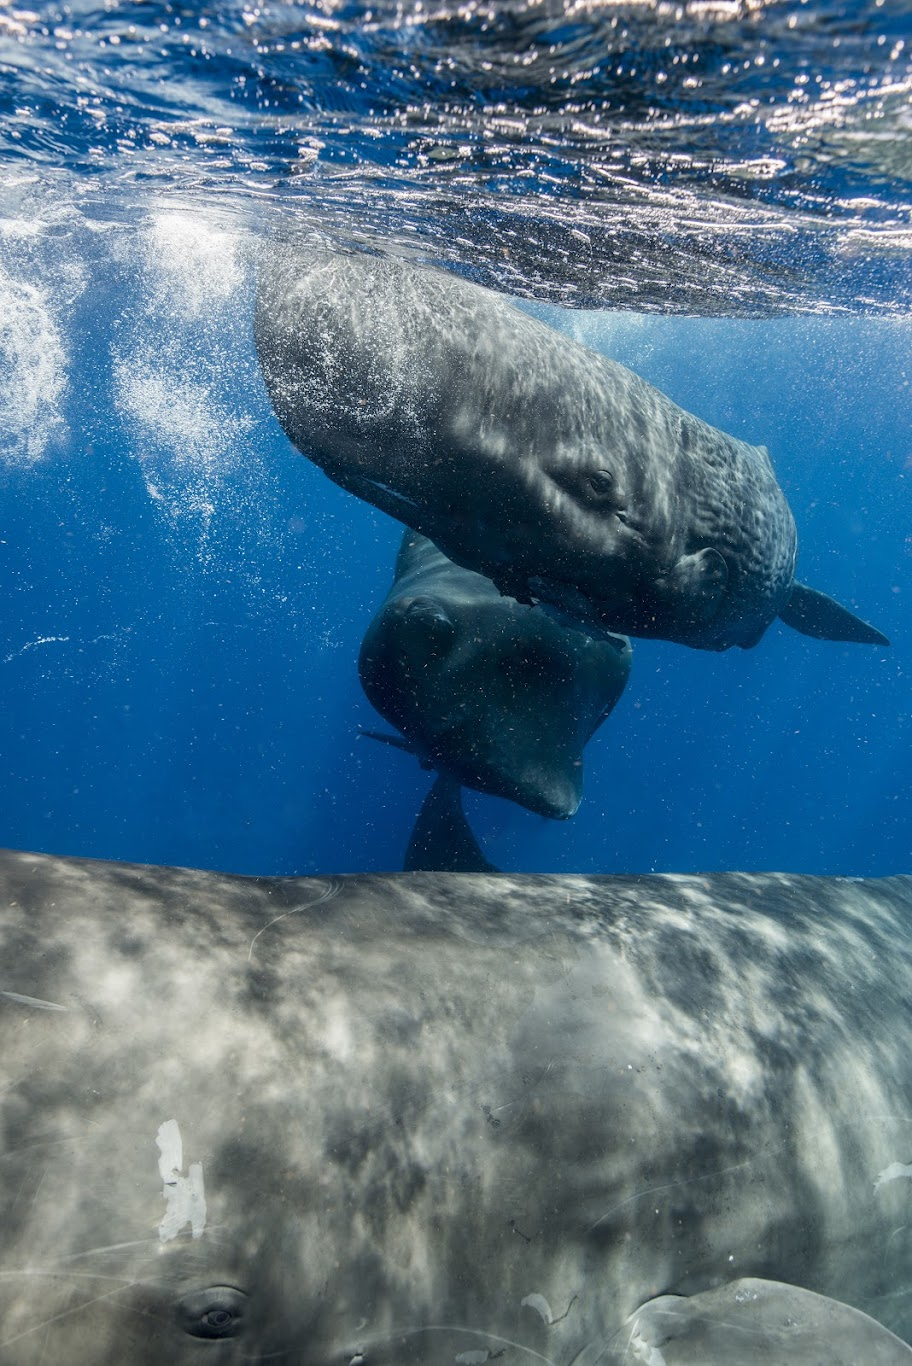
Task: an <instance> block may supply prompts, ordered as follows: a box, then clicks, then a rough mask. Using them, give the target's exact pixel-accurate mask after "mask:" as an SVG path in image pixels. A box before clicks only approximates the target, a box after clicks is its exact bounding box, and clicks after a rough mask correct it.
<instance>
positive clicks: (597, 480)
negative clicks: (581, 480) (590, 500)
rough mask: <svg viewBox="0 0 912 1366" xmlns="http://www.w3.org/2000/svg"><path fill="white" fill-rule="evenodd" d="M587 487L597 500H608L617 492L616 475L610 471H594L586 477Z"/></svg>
mask: <svg viewBox="0 0 912 1366" xmlns="http://www.w3.org/2000/svg"><path fill="white" fill-rule="evenodd" d="M586 487H587V488H588V490H589V492H590V493H593V494H594V495H595V496H596V498H607V497H608V496H609V495H610V494H612V493H614V491H615V483H614V475H613V474H612V473H611V471H610V470H592V471H591V472H590V473H589V474H588V475H587V476H586Z"/></svg>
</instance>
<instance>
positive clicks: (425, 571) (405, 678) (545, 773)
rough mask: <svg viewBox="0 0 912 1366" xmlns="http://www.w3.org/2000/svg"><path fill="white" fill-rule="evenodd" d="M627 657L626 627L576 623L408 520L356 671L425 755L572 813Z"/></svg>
mask: <svg viewBox="0 0 912 1366" xmlns="http://www.w3.org/2000/svg"><path fill="white" fill-rule="evenodd" d="M630 660H631V650H630V642H629V641H628V640H626V639H625V638H624V637H623V636H610V637H607V638H602V639H598V640H594V639H593V638H592V637H591V636H588V635H586V634H585V633H584V632H582V631H578V630H570V629H568V628H567V627H566V626H562V625H560V624H559V623H558V622H556V621H554V620H553V619H552V618H551V617H550V616H548V615H547V614H546V613H545V612H543V611H542V610H541V608H538V607H527V606H523V605H521V604H520V603H518V602H517V601H516V599H515V598H510V597H504V596H502V595H501V594H500V593H499V592H498V591H497V589H496V588H495V587H494V585H493V583H491V581H490V579H486V578H484V577H483V576H482V575H481V574H475V573H473V572H472V571H471V570H468V569H463V568H461V567H460V566H459V565H455V564H453V562H452V561H451V560H449V559H447V557H446V556H445V555H444V554H443V553H442V552H441V551H440V550H438V549H437V547H436V546H435V545H434V544H433V543H432V542H431V541H429V540H427V539H426V538H425V537H423V536H418V535H416V534H415V533H414V532H406V534H405V536H404V537H403V540H402V544H401V546H400V548H399V555H398V557H397V560H396V569H395V578H394V582H393V585H392V587H391V589H390V591H389V593H388V594H387V596H386V599H385V600H384V602H383V603H382V605H381V607H380V609H379V611H378V612H377V614H376V616H375V617H374V619H373V620H372V622H371V624H370V625H369V627H368V629H367V631H366V633H365V636H364V640H363V642H362V645H361V652H360V656H359V659H358V673H359V676H360V679H361V686H362V687H363V689H364V692H365V694H366V696H367V698H368V701H369V702H370V703H371V704H372V706H374V707H375V708H376V709H377V711H378V712H379V713H380V715H381V716H383V717H384V719H385V720H386V721H388V722H389V723H390V725H393V726H395V727H396V728H397V730H399V731H400V732H401V733H402V735H403V736H404V737H405V739H406V741H407V742H408V746H409V748H410V749H411V750H412V751H413V752H414V753H415V754H416V755H417V756H418V758H419V759H420V760H421V762H422V763H423V764H424V765H425V767H428V768H435V769H437V771H438V772H440V773H442V774H445V775H446V776H448V777H450V778H453V779H455V781H456V782H457V783H460V784H462V785H463V786H464V787H471V788H475V789H476V790H477V791H479V792H486V793H488V794H490V795H491V796H495V797H506V798H507V799H508V800H510V801H514V802H518V803H519V805H520V806H524V807H526V809H527V810H529V811H534V812H536V813H537V814H539V815H542V816H551V817H553V818H555V819H566V818H567V817H568V816H572V815H573V814H574V813H575V811H576V810H577V808H578V806H579V804H580V800H581V798H582V795H583V749H584V747H585V745H586V743H587V741H588V740H590V739H591V737H592V736H593V734H594V733H595V731H596V730H597V729H598V727H599V726H600V725H601V723H602V721H604V719H605V718H606V716H608V715H609V713H610V712H611V711H612V710H613V708H614V706H615V704H616V703H617V701H618V699H619V698H620V696H621V693H622V692H623V690H624V686H625V684H626V682H627V677H628V674H629V673H630Z"/></svg>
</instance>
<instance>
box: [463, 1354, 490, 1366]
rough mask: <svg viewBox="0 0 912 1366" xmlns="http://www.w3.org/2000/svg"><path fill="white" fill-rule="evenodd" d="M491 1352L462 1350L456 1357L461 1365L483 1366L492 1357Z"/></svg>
mask: <svg viewBox="0 0 912 1366" xmlns="http://www.w3.org/2000/svg"><path fill="white" fill-rule="evenodd" d="M490 1356H491V1353H490V1352H460V1353H459V1354H458V1356H457V1357H456V1360H457V1361H458V1362H459V1366H482V1363H483V1362H485V1361H488V1360H489V1359H490Z"/></svg>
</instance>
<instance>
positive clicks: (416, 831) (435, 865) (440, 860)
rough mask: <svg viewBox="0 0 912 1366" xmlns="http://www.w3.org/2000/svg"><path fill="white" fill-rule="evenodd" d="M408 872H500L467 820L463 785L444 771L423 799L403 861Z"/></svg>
mask: <svg viewBox="0 0 912 1366" xmlns="http://www.w3.org/2000/svg"><path fill="white" fill-rule="evenodd" d="M402 866H403V868H404V869H405V871H406V872H407V873H496V872H498V869H497V868H495V867H494V864H493V863H491V861H490V859H488V858H487V856H486V855H485V854H484V853H483V851H482V848H481V846H480V844H479V843H478V841H477V839H476V838H475V835H474V834H473V832H472V827H471V826H470V825H469V822H468V821H467V820H466V814H465V811H464V810H463V806H462V788H461V787H460V785H459V783H457V782H455V781H454V780H453V779H452V778H449V777H447V775H446V774H444V773H440V774H438V776H437V777H436V778H435V780H434V785H433V787H432V788H431V790H430V792H429V793H428V794H427V796H426V797H425V799H424V801H423V802H422V803H421V810H420V811H419V812H418V816H417V818H416V820H415V825H414V827H413V829H412V833H411V836H410V838H409V842H408V847H407V848H406V851H405V859H404V861H403V864H402Z"/></svg>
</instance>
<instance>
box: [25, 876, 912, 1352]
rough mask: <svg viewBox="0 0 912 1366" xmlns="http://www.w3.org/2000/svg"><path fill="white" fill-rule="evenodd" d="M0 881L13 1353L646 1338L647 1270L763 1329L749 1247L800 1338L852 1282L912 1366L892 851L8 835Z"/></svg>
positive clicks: (617, 1347)
mask: <svg viewBox="0 0 912 1366" xmlns="http://www.w3.org/2000/svg"><path fill="white" fill-rule="evenodd" d="M0 906H2V914H0V972H2V981H0V1113H2V1135H3V1150H2V1167H0V1174H2V1180H0V1225H2V1230H3V1237H2V1240H0V1362H2V1363H3V1366H38V1363H43V1364H44V1366H46V1364H47V1363H48V1362H55V1363H56V1362H60V1363H63V1362H66V1363H67V1366H115V1363H116V1366H124V1363H130V1366H181V1363H198V1362H200V1361H201V1360H202V1354H203V1353H204V1352H205V1358H206V1361H207V1362H210V1361H211V1362H215V1363H218V1366H225V1364H226V1363H240V1362H267V1361H268V1362H270V1363H280V1366H291V1364H294V1366H352V1363H355V1366H361V1364H362V1363H364V1366H394V1364H395V1366H403V1363H405V1366H418V1364H419V1363H421V1366H437V1363H440V1366H452V1363H461V1364H462V1366H466V1363H469V1364H470V1366H476V1364H479V1366H480V1363H482V1362H484V1361H488V1360H495V1359H496V1360H501V1361H503V1362H505V1363H509V1362H515V1363H517V1364H519V1363H529V1362H546V1363H551V1364H552V1366H571V1363H574V1366H595V1363H597V1362H598V1363H599V1364H600V1366H608V1364H609V1363H613V1366H618V1364H619V1363H620V1362H626V1363H627V1364H628V1366H629V1363H630V1362H631V1361H637V1360H640V1359H645V1360H657V1358H654V1357H649V1356H645V1357H638V1356H635V1355H633V1352H632V1347H631V1344H632V1342H633V1341H634V1333H635V1332H636V1334H638V1335H639V1339H640V1341H641V1342H644V1343H648V1342H649V1341H650V1340H652V1341H655V1342H658V1341H661V1336H657V1335H664V1339H665V1340H666V1341H670V1339H671V1338H672V1337H674V1336H675V1335H674V1334H670V1333H669V1332H668V1331H667V1325H668V1309H669V1306H668V1303H667V1302H666V1299H665V1297H667V1296H669V1295H674V1296H678V1297H684V1299H683V1304H682V1303H681V1301H678V1305H677V1307H678V1308H679V1309H681V1310H682V1312H683V1314H684V1315H685V1316H687V1317H689V1320H690V1325H691V1329H692V1330H693V1331H696V1328H695V1325H699V1324H700V1323H702V1324H703V1325H704V1327H703V1329H702V1330H701V1331H703V1332H704V1342H706V1343H708V1344H709V1346H710V1347H711V1349H712V1350H711V1352H709V1353H708V1354H706V1355H703V1356H701V1357H700V1358H699V1359H700V1361H701V1366H731V1363H732V1362H733V1361H735V1360H737V1361H738V1362H741V1361H742V1360H746V1361H750V1362H754V1361H756V1362H777V1363H778V1362H781V1361H782V1360H783V1358H782V1356H781V1354H777V1350H778V1349H777V1342H778V1341H779V1339H778V1338H777V1336H776V1333H777V1332H778V1331H779V1328H780V1327H781V1323H780V1324H779V1327H777V1321H776V1319H775V1315H773V1317H772V1318H770V1317H769V1316H767V1318H766V1319H765V1320H764V1317H763V1314H761V1313H753V1314H751V1313H749V1312H748V1310H749V1308H750V1307H749V1306H748V1307H747V1309H745V1310H744V1313H743V1314H742V1315H741V1316H740V1319H739V1320H738V1322H740V1323H742V1324H743V1323H744V1322H745V1321H747V1322H748V1323H749V1324H750V1325H752V1329H751V1331H753V1333H754V1349H755V1354H754V1355H748V1356H746V1357H745V1356H744V1354H743V1351H742V1344H741V1334H740V1333H739V1328H738V1322H735V1323H734V1324H733V1325H732V1326H731V1327H730V1329H728V1330H726V1328H725V1325H724V1323H722V1324H721V1326H720V1321H721V1320H724V1318H725V1315H724V1313H720V1312H719V1311H720V1303H719V1300H718V1296H719V1295H720V1294H721V1296H722V1301H723V1303H722V1306H721V1307H722V1309H724V1307H725V1304H724V1300H725V1295H726V1293H728V1294H730V1296H731V1307H734V1306H735V1305H736V1304H738V1303H740V1304H741V1305H742V1306H743V1305H744V1301H743V1300H742V1301H740V1302H739V1301H738V1300H737V1296H738V1294H739V1293H742V1294H743V1292H744V1291H745V1286H744V1284H743V1282H744V1281H745V1278H748V1280H749V1278H760V1279H762V1280H764V1281H767V1282H770V1281H772V1282H776V1283H777V1285H774V1286H773V1287H772V1288H771V1289H769V1290H768V1291H767V1292H765V1293H767V1294H772V1295H774V1296H775V1295H776V1294H778V1295H779V1296H780V1297H781V1303H782V1304H783V1305H784V1306H785V1308H784V1310H783V1312H784V1314H785V1315H786V1316H788V1315H791V1314H792V1313H793V1312H794V1313H796V1314H798V1315H799V1317H801V1316H803V1319H804V1322H805V1326H806V1327H807V1326H808V1325H809V1327H808V1332H809V1334H810V1336H808V1335H807V1334H805V1337H804V1338H803V1339H801V1337H800V1335H799V1334H797V1333H796V1334H794V1335H793V1337H794V1340H795V1342H796V1343H797V1346H796V1350H795V1352H794V1354H790V1355H789V1356H788V1358H787V1359H788V1360H789V1362H790V1363H798V1364H799V1366H809V1364H810V1363H812V1362H813V1363H818V1362H819V1361H821V1360H825V1361H827V1362H834V1361H839V1360H841V1358H840V1357H839V1356H838V1352H837V1348H838V1347H839V1343H840V1342H841V1340H842V1338H841V1336H840V1335H841V1332H842V1330H841V1329H840V1327H839V1325H840V1323H843V1322H844V1318H845V1316H846V1315H847V1314H848V1311H847V1310H846V1309H845V1308H844V1307H843V1306H844V1304H846V1303H848V1304H851V1305H852V1306H853V1307H854V1308H856V1309H858V1310H860V1311H861V1312H862V1313H867V1314H870V1315H872V1316H873V1317H874V1318H875V1319H876V1320H878V1322H879V1324H881V1325H883V1330H882V1329H881V1327H879V1326H878V1324H870V1325H867V1327H865V1325H864V1321H863V1320H861V1319H860V1318H856V1319H855V1320H854V1327H855V1331H856V1339H855V1340H856V1342H857V1341H858V1337H857V1334H858V1333H861V1332H862V1328H864V1331H865V1332H866V1333H867V1335H868V1337H867V1339H865V1340H866V1341H868V1342H870V1343H871V1344H873V1346H872V1347H871V1352H870V1353H867V1352H866V1351H861V1350H859V1352H858V1355H857V1357H856V1360H857V1361H858V1362H869V1361H874V1360H879V1361H890V1362H893V1361H895V1362H897V1363H899V1362H904V1363H906V1366H908V1363H909V1360H910V1353H909V1350H908V1349H907V1348H905V1347H903V1346H901V1345H900V1344H894V1343H893V1342H892V1339H890V1338H889V1337H888V1334H887V1332H886V1331H885V1330H886V1329H889V1330H891V1331H895V1332H897V1333H898V1334H900V1335H902V1336H904V1337H908V1335H909V1331H910V1328H912V1306H910V1303H909V1297H908V1284H909V1271H910V1255H912V1227H910V1221H909V1218H908V1202H909V1199H910V1186H909V1176H910V1171H912V1168H910V1166H909V1165H907V1163H908V1158H909V1124H910V1119H909V1116H910V1113H912V1108H910V1089H912V1015H910V1012H909V1009H908V984H909V980H910V976H912V928H910V927H912V880H910V879H907V878H890V879H885V880H883V881H870V882H867V881H850V880H846V881H843V880H838V879H833V880H829V879H813V878H802V877H790V876H775V875H769V876H763V875H743V876H742V875H711V876H707V877H643V878H636V877H604V878H599V877H579V876H568V877H531V876H526V877H512V876H502V875H501V876H488V875H473V874H464V875H462V876H458V875H449V876H446V875H432V874H413V875H402V874H400V875H390V876H352V877H344V878H297V879H277V878H256V879H253V878H251V879H245V878H238V877H227V876H220V875H217V874H214V873H205V872H192V871H187V870H175V869H167V868H139V867H130V866H127V865H119V864H111V863H93V862H89V861H83V860H77V859H65V858H51V857H46V856H38V855H28V854H15V853H7V854H3V855H0ZM736 1283H737V1284H736ZM726 1287H728V1291H726V1289H725V1288H726ZM795 1287H800V1288H801V1289H802V1290H804V1291H812V1292H814V1294H815V1295H825V1296H827V1297H831V1298H833V1299H835V1300H837V1301H840V1302H841V1304H840V1305H833V1306H831V1310H832V1315H833V1322H834V1323H835V1324H836V1329H835V1330H833V1331H834V1332H835V1338H833V1340H832V1341H831V1338H832V1333H831V1330H830V1328H828V1326H827V1321H826V1318H825V1316H821V1314H820V1308H819V1302H818V1301H816V1300H813V1301H812V1302H811V1304H812V1307H811V1309H810V1310H809V1311H808V1310H807V1302H805V1304H804V1305H802V1302H801V1301H802V1297H801V1295H800V1294H797V1293H796V1291H795ZM754 1288H755V1287H751V1286H750V1285H748V1286H747V1287H746V1289H747V1291H748V1292H750V1291H751V1290H752V1289H754ZM713 1296H716V1297H717V1298H716V1299H715V1300H713V1298H712V1297H713ZM657 1301H660V1303H656V1302H657ZM849 1317H851V1315H849ZM711 1320H712V1322H713V1323H714V1324H715V1328H714V1329H713V1330H712V1331H710V1321H711ZM663 1325H664V1326H663ZM720 1334H721V1336H720ZM727 1334H728V1336H727ZM677 1337H678V1339H679V1342H680V1343H682V1344H684V1345H685V1346H686V1336H685V1335H684V1334H682V1333H678V1334H677ZM735 1340H737V1341H738V1344H739V1351H742V1355H741V1356H735V1355H734V1352H733V1350H732V1345H731V1344H732V1342H734V1341H735ZM802 1341H803V1342H804V1344H805V1345H804V1346H802ZM809 1341H811V1342H812V1343H813V1350H812V1351H809V1350H808V1349H807V1343H808V1342H809ZM884 1343H886V1344H888V1346H890V1349H891V1350H892V1351H893V1353H894V1355H893V1356H889V1355H881V1356H880V1357H875V1356H874V1354H873V1353H874V1346H877V1349H878V1350H880V1349H881V1348H882V1347H883V1345H884ZM830 1347H832V1352H830ZM660 1350H662V1351H663V1352H664V1351H665V1348H664V1347H662V1348H661V1349H660ZM671 1350H672V1347H671V1346H669V1356H668V1358H667V1359H668V1361H669V1362H677V1361H681V1360H689V1361H692V1360H693V1359H694V1358H693V1357H689V1358H688V1357H681V1356H680V1355H679V1356H677V1357H675V1356H672V1355H670V1353H671ZM884 1350H886V1349H884Z"/></svg>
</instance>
